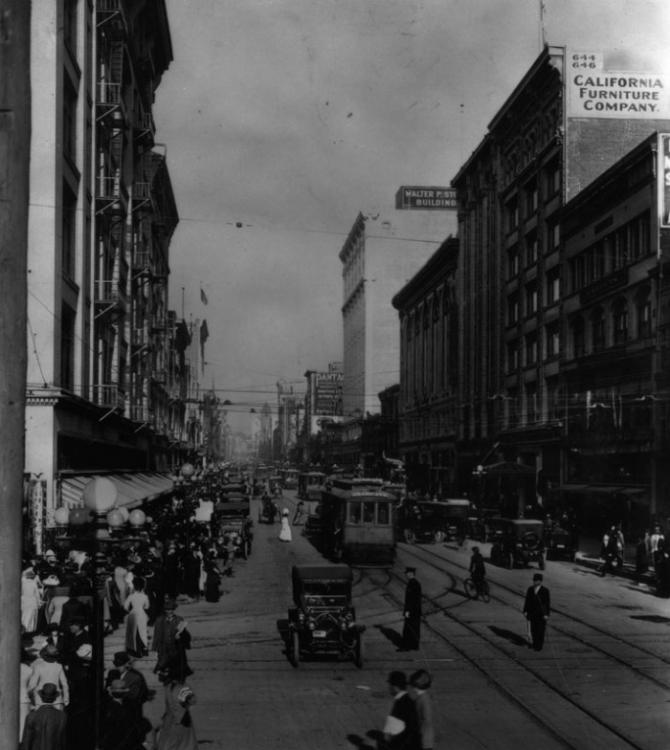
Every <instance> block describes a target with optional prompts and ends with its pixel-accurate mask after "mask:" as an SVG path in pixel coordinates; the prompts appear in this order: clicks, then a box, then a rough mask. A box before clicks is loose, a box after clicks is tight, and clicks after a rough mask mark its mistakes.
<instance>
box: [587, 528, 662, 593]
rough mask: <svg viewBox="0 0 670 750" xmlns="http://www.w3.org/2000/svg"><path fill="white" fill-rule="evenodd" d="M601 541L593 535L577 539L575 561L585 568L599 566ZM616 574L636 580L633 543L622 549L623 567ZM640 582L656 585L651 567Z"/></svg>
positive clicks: (600, 562) (600, 563) (601, 562)
mask: <svg viewBox="0 0 670 750" xmlns="http://www.w3.org/2000/svg"><path fill="white" fill-rule="evenodd" d="M600 548H601V541H600V539H596V538H594V537H582V538H580V540H579V550H578V552H577V555H576V556H575V562H576V563H577V564H579V565H583V566H585V567H587V568H599V567H600V566H601V565H602V564H603V559H602V558H601V557H600ZM616 574H617V575H619V576H621V577H623V578H627V579H630V580H633V581H637V580H638V576H637V575H636V573H635V545H634V544H627V545H626V548H625V550H624V563H623V568H622V569H621V570H619V571H617V573H616ZM640 583H646V584H647V585H649V586H655V585H656V576H655V574H654V570H653V568H648V569H647V572H646V573H644V574H643V575H642V577H641V578H640Z"/></svg>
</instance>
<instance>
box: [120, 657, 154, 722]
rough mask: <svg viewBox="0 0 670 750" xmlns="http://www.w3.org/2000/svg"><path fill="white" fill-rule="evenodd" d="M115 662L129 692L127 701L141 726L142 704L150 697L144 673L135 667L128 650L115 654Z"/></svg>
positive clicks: (135, 719) (126, 697)
mask: <svg viewBox="0 0 670 750" xmlns="http://www.w3.org/2000/svg"><path fill="white" fill-rule="evenodd" d="M113 664H114V666H115V667H117V668H118V670H119V672H120V678H119V679H120V680H121V682H122V683H123V684H124V686H125V687H126V688H127V690H128V692H127V693H126V696H125V701H126V703H127V704H128V707H129V708H130V709H131V713H132V714H133V717H134V721H135V723H136V724H137V725H138V726H139V724H140V722H141V720H142V706H143V705H144V703H145V702H146V701H147V700H148V699H149V688H148V687H147V681H146V680H145V679H144V675H143V674H142V673H141V672H138V671H137V670H136V669H134V668H133V661H132V658H131V656H130V654H128V653H127V652H126V651H117V652H116V653H115V654H114V659H113Z"/></svg>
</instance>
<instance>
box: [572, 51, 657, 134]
mask: <svg viewBox="0 0 670 750" xmlns="http://www.w3.org/2000/svg"><path fill="white" fill-rule="evenodd" d="M565 84H566V87H567V94H568V117H610V118H611V117H614V118H620V119H636V120H640V119H660V118H667V117H670V80H669V79H668V77H667V76H665V75H662V74H658V73H640V72H635V73H626V72H618V71H613V70H607V69H606V68H605V66H604V62H603V55H602V53H598V52H571V53H570V54H569V55H568V56H567V65H566V73H565Z"/></svg>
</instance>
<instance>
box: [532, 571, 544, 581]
mask: <svg viewBox="0 0 670 750" xmlns="http://www.w3.org/2000/svg"><path fill="white" fill-rule="evenodd" d="M533 580H534V581H542V580H543V578H542V573H535V575H534V576H533Z"/></svg>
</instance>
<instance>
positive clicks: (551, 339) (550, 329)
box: [545, 323, 560, 359]
mask: <svg viewBox="0 0 670 750" xmlns="http://www.w3.org/2000/svg"><path fill="white" fill-rule="evenodd" d="M545 334H546V345H547V350H546V351H547V359H549V358H551V357H558V355H559V353H560V333H559V327H558V323H551V324H550V325H548V326H547V327H546V329H545Z"/></svg>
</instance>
